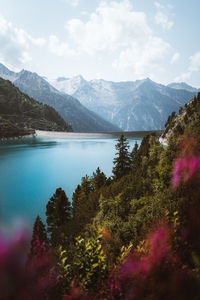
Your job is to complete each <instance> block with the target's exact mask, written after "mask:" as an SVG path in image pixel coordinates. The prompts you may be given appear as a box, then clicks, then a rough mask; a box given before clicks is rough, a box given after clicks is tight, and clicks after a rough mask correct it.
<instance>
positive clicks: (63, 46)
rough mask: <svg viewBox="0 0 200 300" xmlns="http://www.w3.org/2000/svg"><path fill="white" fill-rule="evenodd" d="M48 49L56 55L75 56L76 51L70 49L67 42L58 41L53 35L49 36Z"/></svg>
mask: <svg viewBox="0 0 200 300" xmlns="http://www.w3.org/2000/svg"><path fill="white" fill-rule="evenodd" d="M49 50H50V51H51V52H52V53H53V54H56V55H57V56H75V55H77V54H78V53H77V52H76V51H74V50H73V49H70V47H69V45H68V43H65V42H60V40H59V39H58V38H57V36H55V35H51V36H50V37H49Z"/></svg>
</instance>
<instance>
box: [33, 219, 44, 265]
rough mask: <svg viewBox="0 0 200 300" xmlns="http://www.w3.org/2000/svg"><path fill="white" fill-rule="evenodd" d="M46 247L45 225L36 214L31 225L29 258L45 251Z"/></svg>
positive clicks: (40, 254)
mask: <svg viewBox="0 0 200 300" xmlns="http://www.w3.org/2000/svg"><path fill="white" fill-rule="evenodd" d="M47 247H48V241H47V234H46V229H45V225H44V223H43V222H42V220H41V219H40V217H39V216H37V218H36V220H35V223H34V226H33V235H32V240H31V249H30V254H29V260H31V259H32V258H34V257H39V256H42V255H44V254H45V253H46V251H47Z"/></svg>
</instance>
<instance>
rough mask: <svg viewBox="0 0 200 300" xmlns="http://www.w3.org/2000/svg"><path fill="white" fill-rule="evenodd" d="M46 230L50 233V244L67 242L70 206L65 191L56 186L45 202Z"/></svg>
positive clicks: (70, 216) (55, 244) (56, 244)
mask: <svg viewBox="0 0 200 300" xmlns="http://www.w3.org/2000/svg"><path fill="white" fill-rule="evenodd" d="M46 216H47V219H46V221H47V225H48V228H47V231H48V232H49V233H50V241H51V245H52V246H58V245H59V244H63V243H65V242H67V240H68V238H69V236H68V234H70V232H69V231H70V230H69V228H70V224H69V223H70V221H71V219H72V208H71V203H70V202H69V200H68V198H67V196H66V194H65V192H64V191H63V190H62V189H61V188H58V189H57V190H56V192H55V194H54V195H53V197H51V199H50V200H49V202H48V203H47V206H46Z"/></svg>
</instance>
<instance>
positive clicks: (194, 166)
mask: <svg viewBox="0 0 200 300" xmlns="http://www.w3.org/2000/svg"><path fill="white" fill-rule="evenodd" d="M198 169H200V156H194V155H193V156H185V157H183V158H178V159H176V161H175V164H174V170H173V178H172V187H173V189H176V188H177V187H178V186H179V184H180V183H181V182H187V181H188V180H189V179H191V178H192V177H193V176H194V175H195V173H196V172H197V171H198Z"/></svg>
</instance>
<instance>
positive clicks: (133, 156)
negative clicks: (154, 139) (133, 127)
mask: <svg viewBox="0 0 200 300" xmlns="http://www.w3.org/2000/svg"><path fill="white" fill-rule="evenodd" d="M138 153H139V147H138V143H137V142H136V143H135V145H134V147H133V150H132V152H131V154H130V157H131V167H132V169H133V171H134V170H135V169H136V168H137V167H138V166H139V164H140V159H139V154H138Z"/></svg>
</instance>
